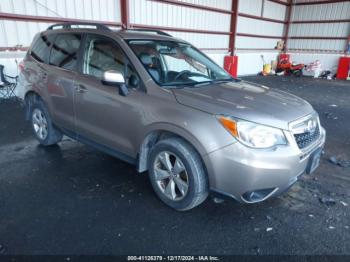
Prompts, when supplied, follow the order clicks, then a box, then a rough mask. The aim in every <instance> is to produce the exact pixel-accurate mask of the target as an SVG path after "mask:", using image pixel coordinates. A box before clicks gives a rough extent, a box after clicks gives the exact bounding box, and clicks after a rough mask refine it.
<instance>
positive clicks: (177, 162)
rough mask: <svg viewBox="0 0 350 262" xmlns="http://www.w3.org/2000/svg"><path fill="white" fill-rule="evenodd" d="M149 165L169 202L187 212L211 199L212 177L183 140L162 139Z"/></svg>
mask: <svg viewBox="0 0 350 262" xmlns="http://www.w3.org/2000/svg"><path fill="white" fill-rule="evenodd" d="M168 160H169V161H168ZM148 167H149V169H148V173H149V178H150V181H151V184H152V187H153V189H154V191H155V193H156V194H157V196H158V197H159V198H160V199H161V200H162V201H163V202H164V203H165V204H166V205H168V206H170V207H172V208H174V209H176V210H178V211H185V210H189V209H192V208H194V207H196V206H198V205H199V204H201V203H202V202H203V201H204V200H205V199H206V198H207V196H208V193H209V189H208V177H207V174H206V171H205V168H204V164H203V162H202V159H201V157H200V155H199V154H198V153H197V151H196V150H195V149H194V148H193V147H192V146H191V145H190V144H188V143H187V142H186V141H184V140H183V139H181V138H178V137H171V138H167V139H164V140H161V141H159V142H158V143H157V144H156V145H155V146H154V147H153V148H152V150H151V152H150V155H149V158H148ZM169 170H170V171H169ZM180 180H181V181H182V182H181V181H180ZM171 181H172V182H171ZM184 184H186V185H187V187H186V186H184Z"/></svg>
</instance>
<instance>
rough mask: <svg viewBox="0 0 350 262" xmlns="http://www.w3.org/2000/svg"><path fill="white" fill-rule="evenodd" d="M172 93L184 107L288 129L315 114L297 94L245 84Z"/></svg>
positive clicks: (195, 88) (206, 86)
mask: <svg viewBox="0 0 350 262" xmlns="http://www.w3.org/2000/svg"><path fill="white" fill-rule="evenodd" d="M172 90H173V93H174V95H175V97H176V100H177V101H178V102H179V103H180V104H182V105H185V106H189V107H192V108H196V109H198V110H201V111H205V112H207V113H210V114H223V115H229V116H232V117H236V118H239V119H243V120H247V121H251V122H255V123H259V124H263V125H268V126H272V127H277V128H281V129H285V130H288V129H289V126H288V124H289V122H291V121H294V120H296V119H298V118H300V117H303V116H305V115H308V114H310V113H312V112H313V111H314V110H313V108H312V106H311V105H310V104H309V103H308V102H306V101H305V100H303V99H301V98H299V97H297V96H295V95H292V94H289V93H286V92H283V91H280V90H271V89H270V88H268V87H265V86H262V85H257V84H253V83H249V82H245V81H239V82H228V83H220V84H215V83H214V84H209V85H205V86H198V87H186V88H183V89H172Z"/></svg>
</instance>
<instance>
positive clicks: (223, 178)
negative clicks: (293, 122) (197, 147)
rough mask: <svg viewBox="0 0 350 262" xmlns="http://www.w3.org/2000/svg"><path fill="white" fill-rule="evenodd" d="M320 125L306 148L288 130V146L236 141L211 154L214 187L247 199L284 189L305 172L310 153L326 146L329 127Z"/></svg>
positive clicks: (259, 198) (208, 160)
mask: <svg viewBox="0 0 350 262" xmlns="http://www.w3.org/2000/svg"><path fill="white" fill-rule="evenodd" d="M320 128H321V131H320V136H319V138H318V139H317V140H316V141H315V142H314V143H313V144H312V145H310V147H308V148H306V149H305V150H301V149H299V148H298V146H297V144H296V142H295V139H294V137H293V135H292V134H290V133H288V132H286V133H285V135H286V137H287V140H288V145H286V146H277V147H275V148H272V149H252V148H248V147H246V146H244V145H242V144H241V143H239V142H236V143H233V144H231V145H229V146H227V147H224V148H222V149H220V150H217V151H214V152H212V153H210V154H208V155H207V156H206V157H205V158H204V162H205V164H206V167H207V171H208V175H209V183H210V188H211V190H212V191H214V192H216V193H220V194H223V195H226V196H229V197H232V198H234V199H236V200H238V201H239V202H245V203H257V202H261V201H264V200H266V199H267V198H269V197H271V196H276V195H279V194H281V193H283V192H284V191H286V190H288V189H289V188H290V187H291V186H292V185H293V184H294V183H295V182H296V181H297V179H298V177H299V176H300V175H302V174H303V173H304V172H305V170H306V168H307V165H308V162H309V158H310V155H311V154H312V153H313V152H315V151H316V150H320V149H322V148H323V146H324V143H325V139H326V131H325V130H324V129H323V128H322V127H320Z"/></svg>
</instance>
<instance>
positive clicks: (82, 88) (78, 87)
mask: <svg viewBox="0 0 350 262" xmlns="http://www.w3.org/2000/svg"><path fill="white" fill-rule="evenodd" d="M75 91H77V92H78V93H84V92H86V91H87V89H86V87H85V86H83V85H79V84H78V85H75Z"/></svg>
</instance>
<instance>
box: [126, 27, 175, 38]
mask: <svg viewBox="0 0 350 262" xmlns="http://www.w3.org/2000/svg"><path fill="white" fill-rule="evenodd" d="M124 30H125V31H136V32H151V33H156V34H158V35H165V36H170V37H172V35H170V34H168V33H165V32H163V31H160V30H153V29H138V28H128V29H124Z"/></svg>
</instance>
